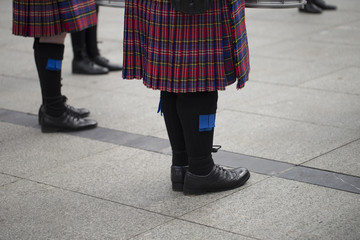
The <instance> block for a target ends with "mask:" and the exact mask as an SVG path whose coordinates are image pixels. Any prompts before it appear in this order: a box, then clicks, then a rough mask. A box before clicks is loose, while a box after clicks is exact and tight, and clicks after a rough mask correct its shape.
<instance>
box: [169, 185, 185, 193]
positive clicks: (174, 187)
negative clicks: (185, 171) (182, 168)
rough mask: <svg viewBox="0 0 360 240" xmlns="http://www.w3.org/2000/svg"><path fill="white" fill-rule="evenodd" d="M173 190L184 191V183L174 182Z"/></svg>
mask: <svg viewBox="0 0 360 240" xmlns="http://www.w3.org/2000/svg"><path fill="white" fill-rule="evenodd" d="M172 190H173V191H175V192H182V191H183V190H184V184H183V183H172Z"/></svg>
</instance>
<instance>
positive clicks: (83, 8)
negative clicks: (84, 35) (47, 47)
mask: <svg viewBox="0 0 360 240" xmlns="http://www.w3.org/2000/svg"><path fill="white" fill-rule="evenodd" d="M96 23H97V17H96V5H95V0H13V34H14V35H20V36H24V37H50V36H55V35H58V34H60V33H63V32H76V31H81V30H83V29H85V28H88V27H91V26H94V25H96Z"/></svg>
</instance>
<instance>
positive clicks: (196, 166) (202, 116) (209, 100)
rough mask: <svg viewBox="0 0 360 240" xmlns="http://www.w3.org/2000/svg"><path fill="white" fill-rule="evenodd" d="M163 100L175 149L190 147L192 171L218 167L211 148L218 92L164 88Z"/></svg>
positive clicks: (203, 170) (196, 171)
mask: <svg viewBox="0 0 360 240" xmlns="http://www.w3.org/2000/svg"><path fill="white" fill-rule="evenodd" d="M161 104H162V110H163V113H164V118H165V124H166V128H167V131H168V135H169V139H170V143H171V147H172V149H173V152H177V151H174V150H179V151H180V152H181V151H183V149H186V153H187V156H188V161H189V171H190V172H191V173H193V174H197V175H206V174H208V173H209V172H210V171H211V170H212V169H213V167H214V161H213V159H212V156H211V149H212V145H213V136H214V129H213V127H214V123H215V113H216V108H217V92H198V93H168V92H161ZM173 161H174V159H173ZM175 161H176V160H175ZM178 164H179V163H178Z"/></svg>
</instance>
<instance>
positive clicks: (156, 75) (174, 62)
mask: <svg viewBox="0 0 360 240" xmlns="http://www.w3.org/2000/svg"><path fill="white" fill-rule="evenodd" d="M244 14H245V2H244V0H214V1H213V6H212V8H211V9H209V10H207V11H205V12H204V13H202V14H197V15H187V14H183V13H180V12H177V11H176V10H175V9H174V8H173V7H172V5H171V4H170V0H126V2H125V27H124V29H125V31H124V70H123V78H124V79H143V82H144V84H145V86H147V87H149V88H152V89H158V90H162V91H168V92H176V93H186V92H203V91H215V90H225V87H226V86H228V85H230V84H232V83H234V82H235V81H236V80H238V84H237V88H242V87H243V86H244V84H245V82H246V81H247V80H248V76H249V70H250V67H249V50H248V43H247V35H246V27H245V15H244Z"/></svg>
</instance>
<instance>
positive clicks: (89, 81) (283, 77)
mask: <svg viewBox="0 0 360 240" xmlns="http://www.w3.org/2000/svg"><path fill="white" fill-rule="evenodd" d="M326 2H328V3H331V4H336V5H337V6H338V10H336V11H324V12H323V13H322V14H320V15H311V14H303V13H299V12H298V11H297V9H279V10H274V9H272V10H266V9H247V10H246V21H247V30H248V37H249V46H250V60H251V74H250V80H249V82H248V83H247V84H246V86H245V88H244V89H242V90H239V91H237V90H236V89H235V85H232V86H229V87H228V89H227V91H225V92H220V93H219V103H218V113H217V122H216V129H215V144H220V145H222V150H221V151H220V152H219V153H217V154H214V158H215V160H216V161H217V162H218V163H219V164H222V165H225V166H244V167H248V168H249V169H250V170H251V171H252V177H251V178H250V180H249V181H248V183H247V184H246V185H244V186H243V187H241V188H240V189H236V190H232V191H225V192H221V193H213V194H207V195H202V196H184V195H183V194H182V193H179V192H173V191H172V190H171V185H170V179H169V175H170V171H169V170H170V161H171V156H170V155H169V152H170V148H169V144H168V140H167V134H166V131H165V126H164V122H163V119H162V117H161V116H160V115H159V114H157V113H156V111H157V107H158V102H159V92H157V91H153V90H149V89H146V88H145V87H144V86H143V85H142V83H141V81H139V80H133V81H128V80H123V79H122V77H121V72H111V73H110V74H108V75H105V76H82V75H73V74H72V73H71V60H72V49H71V44H70V37H68V38H67V40H66V50H65V57H64V61H63V93H64V94H65V95H67V97H68V98H69V104H71V105H73V106H76V107H87V108H89V109H90V110H91V116H90V117H91V118H94V119H96V120H97V121H98V122H99V127H98V128H97V129H95V130H90V131H84V132H80V133H56V134H42V133H41V131H40V129H39V126H38V123H37V116H36V114H37V111H38V107H39V105H40V101H41V99H40V88H39V82H38V79H37V73H36V69H35V64H34V60H33V51H32V39H27V38H23V37H16V36H12V35H11V11H12V10H11V1H1V2H0V12H1V15H0V19H1V21H0V31H1V35H0V49H1V57H0V239H1V240H13V239H36V240H39V239H133V240H140V239H141V240H144V239H226V240H227V239H239V240H250V239H257V240H272V239H274V240H275V239H281V240H289V239H311V240H314V239H319V240H320V239H321V240H323V239H325V240H327V239H344V240H358V239H360V230H359V229H360V197H359V196H360V195H359V194H360V78H359V74H360V41H359V39H360V6H359V3H358V0H342V1H335V0H327V1H326ZM123 16H124V11H123V9H121V8H108V7H101V8H100V17H99V33H98V38H99V40H100V41H101V43H100V45H99V47H100V49H101V53H102V54H103V55H104V56H106V57H107V58H109V59H111V60H112V61H114V62H119V63H121V62H122V38H123V36H122V33H123ZM54 145H55V146H56V147H54Z"/></svg>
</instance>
